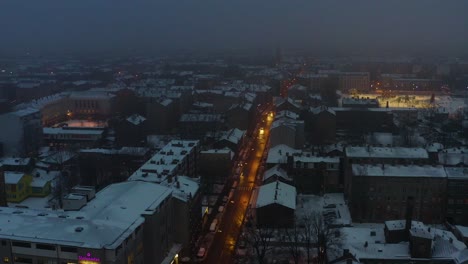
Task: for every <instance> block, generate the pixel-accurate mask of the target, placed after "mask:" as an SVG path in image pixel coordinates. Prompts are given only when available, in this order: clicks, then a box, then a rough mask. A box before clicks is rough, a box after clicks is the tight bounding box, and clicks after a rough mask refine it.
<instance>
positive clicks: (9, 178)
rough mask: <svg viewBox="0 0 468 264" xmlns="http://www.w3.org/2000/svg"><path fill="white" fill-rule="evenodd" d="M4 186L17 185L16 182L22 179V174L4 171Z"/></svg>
mask: <svg viewBox="0 0 468 264" xmlns="http://www.w3.org/2000/svg"><path fill="white" fill-rule="evenodd" d="M4 175H5V184H18V182H19V181H20V180H21V179H22V178H23V176H24V173H23V172H15V171H5V172H4Z"/></svg>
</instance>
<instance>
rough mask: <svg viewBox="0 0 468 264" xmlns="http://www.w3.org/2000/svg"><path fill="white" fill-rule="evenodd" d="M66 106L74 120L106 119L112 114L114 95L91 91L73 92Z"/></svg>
mask: <svg viewBox="0 0 468 264" xmlns="http://www.w3.org/2000/svg"><path fill="white" fill-rule="evenodd" d="M68 106H69V107H70V109H69V110H70V115H71V116H73V117H74V118H82V119H87V118H89V117H91V118H94V119H106V118H108V117H110V116H111V115H112V114H113V113H114V107H115V94H111V93H109V92H106V91H91V90H89V91H80V92H73V93H71V94H70V95H69V97H68Z"/></svg>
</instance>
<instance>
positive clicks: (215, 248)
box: [204, 190, 251, 263]
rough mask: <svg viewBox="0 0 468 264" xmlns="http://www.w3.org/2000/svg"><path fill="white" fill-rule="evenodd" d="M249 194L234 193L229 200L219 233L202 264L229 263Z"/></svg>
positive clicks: (246, 192) (244, 192) (245, 192)
mask: <svg viewBox="0 0 468 264" xmlns="http://www.w3.org/2000/svg"><path fill="white" fill-rule="evenodd" d="M250 193H251V191H250V192H249V191H248V190H247V191H240V190H237V191H235V192H234V195H233V197H232V199H231V201H234V202H233V203H232V202H231V201H229V202H228V204H227V205H226V211H225V214H224V215H223V218H222V220H221V221H220V225H219V227H218V230H219V231H217V233H216V234H215V237H214V239H213V243H212V245H211V248H210V250H208V252H207V253H208V256H207V258H206V259H205V261H204V263H231V260H232V257H233V253H234V247H235V244H236V240H237V237H238V234H239V232H240V228H241V225H242V220H243V217H244V215H245V211H246V210H247V206H248V199H249V194H250ZM227 260H229V262H227Z"/></svg>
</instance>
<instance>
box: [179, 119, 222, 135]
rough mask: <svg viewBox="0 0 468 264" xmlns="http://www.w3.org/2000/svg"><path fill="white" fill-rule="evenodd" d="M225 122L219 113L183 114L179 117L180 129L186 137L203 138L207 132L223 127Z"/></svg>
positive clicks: (213, 131)
mask: <svg viewBox="0 0 468 264" xmlns="http://www.w3.org/2000/svg"><path fill="white" fill-rule="evenodd" d="M223 123H224V120H223V118H222V116H221V115H219V114H183V115H182V116H181V117H180V119H179V129H180V133H181V136H182V138H184V139H203V138H204V137H205V136H206V135H207V133H208V134H209V133H211V134H213V133H215V132H216V131H219V130H220V129H222V128H223Z"/></svg>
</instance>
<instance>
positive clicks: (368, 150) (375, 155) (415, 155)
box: [343, 145, 430, 193]
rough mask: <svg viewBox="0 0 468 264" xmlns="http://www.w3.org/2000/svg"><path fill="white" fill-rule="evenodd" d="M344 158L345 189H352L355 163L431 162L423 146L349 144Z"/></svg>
mask: <svg viewBox="0 0 468 264" xmlns="http://www.w3.org/2000/svg"><path fill="white" fill-rule="evenodd" d="M344 155H345V157H344V160H343V168H344V179H343V184H344V188H345V189H344V190H345V193H348V192H349V191H350V187H351V183H352V177H351V174H352V172H351V166H352V165H353V164H380V163H383V164H391V165H397V164H401V165H411V164H420V165H423V164H430V159H429V154H428V152H427V150H425V149H423V148H405V147H372V146H369V145H368V146H348V147H346V148H345V153H344Z"/></svg>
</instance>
